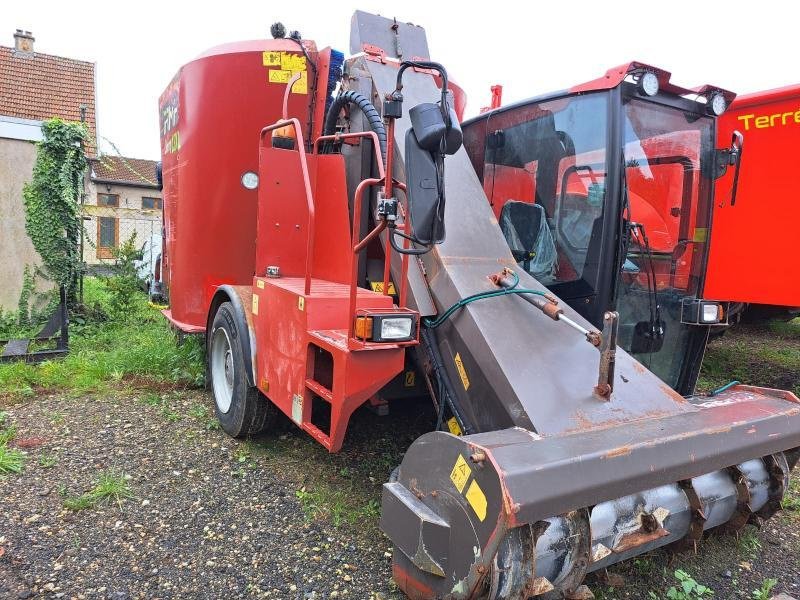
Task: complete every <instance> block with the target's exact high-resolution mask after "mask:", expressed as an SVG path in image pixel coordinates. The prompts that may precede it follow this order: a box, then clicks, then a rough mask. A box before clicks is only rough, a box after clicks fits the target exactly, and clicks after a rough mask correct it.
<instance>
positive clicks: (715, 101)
mask: <svg viewBox="0 0 800 600" xmlns="http://www.w3.org/2000/svg"><path fill="white" fill-rule="evenodd" d="M706 107H707V110H708V112H709V113H711V114H712V115H716V116H717V117H718V116H720V115H721V114H722V113H724V112H725V109H726V108H728V103H727V102H725V96H723V95H722V94H720V93H719V92H715V93H713V94H711V96H709V98H708V101H707V104H706Z"/></svg>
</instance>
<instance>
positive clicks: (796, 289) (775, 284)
mask: <svg viewBox="0 0 800 600" xmlns="http://www.w3.org/2000/svg"><path fill="white" fill-rule="evenodd" d="M734 130H738V131H740V132H741V133H742V134H744V147H743V150H742V160H741V171H740V174H739V186H738V192H737V195H736V203H735V205H733V206H731V204H730V190H731V187H732V178H733V171H734V169H733V168H732V167H729V168H728V173H727V174H726V175H725V177H724V178H723V179H722V180H720V182H719V183H718V190H719V191H718V194H717V195H718V198H720V200H719V201H717V203H716V204H715V206H714V234H713V235H712V238H711V254H710V257H709V264H708V275H707V277H706V285H705V296H706V297H708V298H715V299H718V300H730V301H735V302H745V303H753V304H768V305H774V306H788V307H796V306H800V261H799V260H798V259H797V255H798V249H799V248H800V245H799V244H798V239H800V238H798V236H797V234H796V232H795V227H796V226H797V224H798V223H800V191H798V190H800V188H798V184H797V159H798V156H800V150H799V149H800V84H798V85H793V86H789V87H785V88H780V89H776V90H768V91H764V92H758V93H755V94H748V95H745V96H740V97H738V98H737V99H736V100H735V101H734V102H733V104H732V105H731V107H730V109H729V110H728V111H727V112H726V113H725V114H723V115H722V117H721V118H720V119H719V127H718V132H719V135H718V139H717V145H718V147H727V146H729V145H730V143H731V135H732V133H733V131H734ZM773 220H774V221H775V223H773Z"/></svg>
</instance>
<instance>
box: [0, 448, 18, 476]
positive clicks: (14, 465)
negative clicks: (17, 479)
mask: <svg viewBox="0 0 800 600" xmlns="http://www.w3.org/2000/svg"><path fill="white" fill-rule="evenodd" d="M23 463H24V457H23V455H22V452H20V451H19V450H17V449H16V448H9V447H8V446H6V445H5V444H0V475H5V474H8V473H22V466H23Z"/></svg>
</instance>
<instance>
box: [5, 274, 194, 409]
mask: <svg viewBox="0 0 800 600" xmlns="http://www.w3.org/2000/svg"><path fill="white" fill-rule="evenodd" d="M84 289H85V298H84V300H85V304H86V305H87V306H91V307H92V308H91V309H90V310H87V311H85V316H83V317H80V316H76V317H75V318H74V319H73V322H74V324H73V325H72V326H71V327H70V353H69V354H68V355H67V356H66V357H64V358H62V359H58V360H52V361H45V362H43V363H41V364H38V365H33V364H27V363H24V362H16V363H8V364H3V365H0V397H2V396H6V397H12V398H13V397H15V396H16V397H20V396H23V397H24V396H28V395H32V394H34V393H35V392H36V391H39V390H45V391H68V392H72V393H74V394H75V395H79V394H85V393H87V392H101V391H107V390H109V389H112V388H115V387H119V386H120V385H122V384H124V383H125V382H130V383H131V384H135V383H137V380H143V381H144V382H155V383H169V384H173V385H176V386H194V385H199V384H201V383H202V381H203V377H204V373H205V370H204V362H203V348H202V344H201V343H200V340H199V339H198V338H197V337H195V336H192V337H189V338H187V339H186V340H185V341H184V343H183V344H181V345H178V344H177V343H176V339H175V335H174V334H173V332H172V331H171V330H170V328H169V326H168V324H167V321H166V319H165V318H164V317H163V315H161V313H160V312H159V311H158V309H156V308H154V307H152V306H150V305H149V304H148V302H147V296H146V295H145V294H144V293H143V292H141V293H139V292H137V293H136V295H135V297H134V301H133V302H132V303H131V305H130V306H129V308H128V309H127V310H126V311H125V312H119V311H116V312H114V311H113V310H112V309H111V307H110V300H109V295H108V291H107V290H106V289H105V285H104V283H103V281H101V280H99V279H96V278H93V277H87V278H86V280H85V283H84ZM109 315H111V316H109Z"/></svg>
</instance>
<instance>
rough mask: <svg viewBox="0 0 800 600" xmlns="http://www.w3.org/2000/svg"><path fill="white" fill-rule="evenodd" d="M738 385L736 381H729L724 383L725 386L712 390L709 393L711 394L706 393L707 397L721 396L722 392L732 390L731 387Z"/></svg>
mask: <svg viewBox="0 0 800 600" xmlns="http://www.w3.org/2000/svg"><path fill="white" fill-rule="evenodd" d="M739 384H740V382H739V381H736V380H734V381H731V382H730V383H726V384H725V385H723V386H722V387H719V388H717V389H715V390H713V391H711V392H708V395H709V396H712V397H713V396H718V395H719V394H721V393H722V392H724V391H725V390H729V389H730V388H732V387H733V386H735V385H739Z"/></svg>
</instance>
